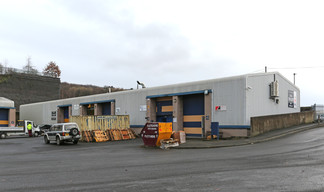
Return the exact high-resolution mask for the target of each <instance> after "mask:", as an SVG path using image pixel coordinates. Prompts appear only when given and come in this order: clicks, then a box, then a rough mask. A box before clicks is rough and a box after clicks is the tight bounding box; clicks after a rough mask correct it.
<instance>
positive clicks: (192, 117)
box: [183, 94, 205, 137]
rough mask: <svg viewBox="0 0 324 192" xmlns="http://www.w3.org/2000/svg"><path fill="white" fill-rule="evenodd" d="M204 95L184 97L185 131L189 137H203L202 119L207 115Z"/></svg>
mask: <svg viewBox="0 0 324 192" xmlns="http://www.w3.org/2000/svg"><path fill="white" fill-rule="evenodd" d="M204 98H205V97H204V94H194V95H185V96H183V129H184V131H185V132H186V135H187V136H191V137H201V136H202V128H201V126H202V123H201V121H202V117H203V116H204V115H205V99H204Z"/></svg>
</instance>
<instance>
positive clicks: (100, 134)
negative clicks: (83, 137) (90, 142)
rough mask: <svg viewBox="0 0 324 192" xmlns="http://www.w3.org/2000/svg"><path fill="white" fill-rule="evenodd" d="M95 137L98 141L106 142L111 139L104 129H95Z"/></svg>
mask: <svg viewBox="0 0 324 192" xmlns="http://www.w3.org/2000/svg"><path fill="white" fill-rule="evenodd" d="M92 134H93V138H94V140H95V141H96V142H106V141H108V140H109V138H108V137H107V135H106V133H105V132H104V131H100V130H98V131H93V132H92Z"/></svg>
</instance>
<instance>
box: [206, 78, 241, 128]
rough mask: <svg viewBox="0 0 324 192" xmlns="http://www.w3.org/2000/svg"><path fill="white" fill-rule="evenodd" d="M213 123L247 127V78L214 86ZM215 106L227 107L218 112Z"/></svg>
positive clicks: (228, 80)
mask: <svg viewBox="0 0 324 192" xmlns="http://www.w3.org/2000/svg"><path fill="white" fill-rule="evenodd" d="M212 94H213V97H212V98H213V103H214V106H213V108H212V112H213V113H212V116H213V118H212V121H213V122H219V124H220V125H246V122H245V95H244V94H245V76H241V77H240V78H236V79H227V80H225V81H219V82H217V83H215V84H213V93H212ZM215 106H222V107H226V109H225V110H224V109H221V110H216V109H215Z"/></svg>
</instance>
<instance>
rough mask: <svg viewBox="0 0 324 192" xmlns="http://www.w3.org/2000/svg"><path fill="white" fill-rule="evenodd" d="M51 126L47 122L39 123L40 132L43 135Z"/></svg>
mask: <svg viewBox="0 0 324 192" xmlns="http://www.w3.org/2000/svg"><path fill="white" fill-rule="evenodd" d="M51 126H52V125H49V124H44V125H39V130H40V134H41V135H44V134H45V133H46V132H47V131H48V130H49V129H50V128H51Z"/></svg>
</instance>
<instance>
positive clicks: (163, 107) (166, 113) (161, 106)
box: [156, 97, 173, 122]
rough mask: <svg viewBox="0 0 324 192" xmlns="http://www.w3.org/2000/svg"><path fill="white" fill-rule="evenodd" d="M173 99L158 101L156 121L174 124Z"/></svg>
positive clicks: (158, 99) (163, 98)
mask: <svg viewBox="0 0 324 192" xmlns="http://www.w3.org/2000/svg"><path fill="white" fill-rule="evenodd" d="M172 115H173V106H172V97H162V98H157V100H156V121H157V122H172V119H173V116H172Z"/></svg>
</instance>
